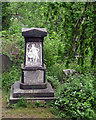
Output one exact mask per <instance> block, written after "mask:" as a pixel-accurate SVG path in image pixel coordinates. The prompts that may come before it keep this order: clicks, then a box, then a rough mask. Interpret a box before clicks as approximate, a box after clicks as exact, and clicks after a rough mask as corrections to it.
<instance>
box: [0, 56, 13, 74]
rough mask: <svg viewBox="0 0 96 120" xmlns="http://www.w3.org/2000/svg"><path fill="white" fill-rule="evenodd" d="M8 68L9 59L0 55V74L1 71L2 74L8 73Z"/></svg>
mask: <svg viewBox="0 0 96 120" xmlns="http://www.w3.org/2000/svg"><path fill="white" fill-rule="evenodd" d="M10 66H11V61H10V58H9V57H8V56H7V55H5V54H2V55H0V73H1V71H2V72H7V71H9V69H10Z"/></svg>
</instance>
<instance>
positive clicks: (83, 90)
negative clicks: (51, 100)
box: [55, 74, 96, 120]
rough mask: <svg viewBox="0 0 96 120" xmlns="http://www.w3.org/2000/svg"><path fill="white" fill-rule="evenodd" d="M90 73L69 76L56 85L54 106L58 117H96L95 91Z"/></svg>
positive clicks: (79, 119) (78, 118)
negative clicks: (60, 84) (59, 84)
mask: <svg viewBox="0 0 96 120" xmlns="http://www.w3.org/2000/svg"><path fill="white" fill-rule="evenodd" d="M94 79H95V78H94V77H93V76H92V75H90V74H86V75H83V74H81V75H80V76H74V77H70V78H69V79H68V80H67V81H66V82H65V83H64V84H63V85H62V86H60V87H58V92H57V99H56V102H55V106H56V107H58V109H59V114H58V115H59V117H61V118H65V119H66V118H67V119H77V120H81V119H87V120H88V119H89V120H91V119H92V120H93V119H96V98H95V96H96V91H95V90H94V87H93V81H94Z"/></svg>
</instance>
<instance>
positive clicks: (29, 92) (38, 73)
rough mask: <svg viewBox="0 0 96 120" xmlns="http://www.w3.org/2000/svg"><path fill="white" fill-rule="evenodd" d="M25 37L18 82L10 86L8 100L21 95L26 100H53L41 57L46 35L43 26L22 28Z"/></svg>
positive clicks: (13, 100) (19, 97) (15, 98)
mask: <svg viewBox="0 0 96 120" xmlns="http://www.w3.org/2000/svg"><path fill="white" fill-rule="evenodd" d="M22 36H24V38H25V56H24V63H23V64H22V65H21V71H22V75H21V79H20V82H15V83H14V84H13V85H12V86H11V93H10V102H13V103H14V102H17V101H18V100H19V99H21V98H22V97H23V98H24V99H26V100H53V99H55V97H54V91H53V88H52V86H51V85H50V83H48V82H46V79H45V72H46V67H45V64H44V59H43V40H44V37H45V36H47V31H46V29H45V28H23V29H22Z"/></svg>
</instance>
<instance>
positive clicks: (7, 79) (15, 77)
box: [2, 65, 21, 92]
mask: <svg viewBox="0 0 96 120" xmlns="http://www.w3.org/2000/svg"><path fill="white" fill-rule="evenodd" d="M20 76H21V69H20V66H19V67H18V66H17V67H16V66H15V65H13V66H12V67H11V69H10V71H9V72H4V73H3V74H2V89H4V90H5V91H7V92H8V91H10V88H11V85H12V84H13V83H14V82H15V81H19V80H20Z"/></svg>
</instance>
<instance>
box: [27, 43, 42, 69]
mask: <svg viewBox="0 0 96 120" xmlns="http://www.w3.org/2000/svg"><path fill="white" fill-rule="evenodd" d="M26 66H27V67H37V66H38V67H40V66H42V43H41V42H27V43H26Z"/></svg>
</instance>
